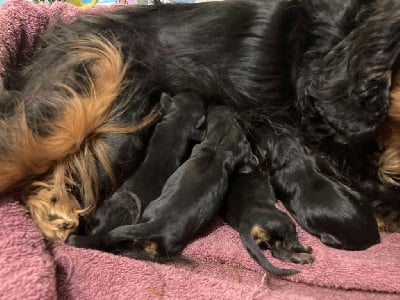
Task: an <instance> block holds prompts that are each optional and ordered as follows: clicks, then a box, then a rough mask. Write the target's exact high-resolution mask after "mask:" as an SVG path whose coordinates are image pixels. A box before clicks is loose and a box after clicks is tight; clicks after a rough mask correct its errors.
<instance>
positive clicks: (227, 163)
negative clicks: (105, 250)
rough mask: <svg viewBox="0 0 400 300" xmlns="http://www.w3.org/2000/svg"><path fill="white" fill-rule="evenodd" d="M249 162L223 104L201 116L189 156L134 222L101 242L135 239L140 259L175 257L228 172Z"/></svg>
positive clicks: (203, 219) (207, 217) (213, 204)
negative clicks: (203, 129) (200, 131)
mask: <svg viewBox="0 0 400 300" xmlns="http://www.w3.org/2000/svg"><path fill="white" fill-rule="evenodd" d="M252 164H255V162H254V155H253V154H252V151H251V147H250V144H249V142H248V140H247V138H246V136H245V134H244V132H243V130H242V128H241V127H240V125H239V123H238V121H237V119H236V116H235V114H234V113H233V112H232V111H231V110H230V109H228V108H227V107H224V106H215V107H213V108H212V109H211V110H210V111H209V113H208V116H207V134H206V137H205V139H204V141H203V142H202V143H200V144H199V145H196V146H195V147H194V149H193V151H192V155H191V156H190V158H189V159H188V160H187V161H186V162H185V163H184V164H183V165H182V166H181V167H180V168H178V170H177V171H176V172H175V173H174V174H173V175H172V176H171V177H170V178H169V179H168V180H167V182H166V184H165V186H164V188H163V190H162V194H161V196H160V197H159V198H158V199H156V200H154V201H152V202H150V204H149V205H148V207H147V208H146V209H145V210H144V212H143V215H142V218H141V220H140V224H137V225H128V226H121V227H118V228H116V229H114V230H112V231H111V232H110V233H109V234H108V235H107V236H106V237H105V238H104V239H103V241H102V242H103V243H105V244H110V243H116V242H120V241H127V240H128V241H129V240H131V241H137V242H138V243H136V245H142V247H143V250H144V251H143V254H142V255H141V258H143V259H151V260H158V261H163V260H166V259H169V257H171V256H175V255H178V254H179V253H180V252H181V251H182V250H183V248H184V247H185V246H186V245H187V243H188V242H189V241H190V240H191V239H192V238H193V237H194V236H195V235H196V234H197V233H198V232H199V231H200V230H201V229H202V228H204V226H206V225H207V224H209V222H210V221H211V219H212V218H213V217H214V215H215V214H216V213H217V211H218V210H219V208H220V206H221V204H222V200H223V197H224V195H225V193H226V191H227V189H228V180H229V177H230V175H231V174H232V172H234V171H235V170H237V169H240V167H243V169H242V170H246V171H248V168H246V167H249V166H251V167H252Z"/></svg>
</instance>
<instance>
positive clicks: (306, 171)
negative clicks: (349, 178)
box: [252, 128, 380, 250]
mask: <svg viewBox="0 0 400 300" xmlns="http://www.w3.org/2000/svg"><path fill="white" fill-rule="evenodd" d="M252 138H253V139H252V141H253V142H254V143H255V144H256V145H257V152H258V155H260V157H262V158H265V159H266V165H267V167H268V168H269V170H270V175H271V182H272V184H273V185H274V190H275V192H276V195H277V197H278V199H282V202H283V204H284V205H285V207H286V208H287V209H288V210H289V211H290V212H291V213H292V214H293V216H294V218H295V219H296V220H297V221H298V222H299V223H300V224H301V226H302V227H303V228H304V229H305V230H307V231H308V232H310V233H312V234H314V235H316V236H318V237H319V238H320V239H321V241H322V242H323V243H325V244H327V245H329V246H331V247H334V248H339V249H347V250H356V249H365V248H368V247H369V246H371V245H373V244H376V243H378V242H379V240H380V237H379V232H378V227H377V224H376V219H375V217H374V214H373V212H372V210H371V207H370V205H369V204H368V203H366V202H363V201H362V196H361V195H360V194H358V193H357V192H355V191H352V190H351V189H349V188H348V187H346V186H345V185H343V184H340V183H339V182H335V181H333V180H331V179H330V178H328V177H326V176H324V175H323V174H322V173H321V172H320V171H319V169H318V167H317V163H316V161H315V157H313V156H312V155H308V154H307V153H306V152H305V150H303V149H302V148H300V149H299V148H297V147H294V144H296V143H298V144H300V143H299V141H298V139H297V138H296V137H293V136H292V135H291V134H290V133H286V134H284V133H283V132H282V133H281V134H280V135H279V136H276V134H275V132H273V131H272V130H271V131H270V132H269V133H268V129H267V128H264V129H263V130H262V131H260V130H254V131H253V132H252ZM296 157H297V158H298V159H297V160H296Z"/></svg>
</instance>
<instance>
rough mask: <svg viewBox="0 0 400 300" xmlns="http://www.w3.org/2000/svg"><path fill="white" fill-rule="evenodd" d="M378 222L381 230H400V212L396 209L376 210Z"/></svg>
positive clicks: (391, 231)
mask: <svg viewBox="0 0 400 300" xmlns="http://www.w3.org/2000/svg"><path fill="white" fill-rule="evenodd" d="M375 218H376V222H377V224H378V228H379V231H383V232H390V233H393V232H400V212H399V211H397V210H395V211H388V212H383V211H379V210H378V211H376V212H375Z"/></svg>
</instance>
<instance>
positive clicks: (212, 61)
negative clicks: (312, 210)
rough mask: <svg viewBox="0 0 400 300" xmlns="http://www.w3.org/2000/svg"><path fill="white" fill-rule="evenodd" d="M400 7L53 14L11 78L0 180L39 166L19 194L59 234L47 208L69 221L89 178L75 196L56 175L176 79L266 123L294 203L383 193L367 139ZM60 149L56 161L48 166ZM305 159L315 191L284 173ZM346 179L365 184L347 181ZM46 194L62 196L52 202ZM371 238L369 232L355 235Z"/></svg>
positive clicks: (384, 94)
mask: <svg viewBox="0 0 400 300" xmlns="http://www.w3.org/2000/svg"><path fill="white" fill-rule="evenodd" d="M399 19H400V3H399V1H397V0H379V1H374V0H341V1H339V0H336V1H333V0H309V1H301V0H289V1H287V0H269V1H221V2H213V3H198V4H190V5H189V4H182V5H178V4H171V5H161V6H149V7H124V8H122V9H118V10H113V11H112V12H104V13H103V12H102V13H99V14H96V15H95V14H91V15H85V16H82V17H79V18H77V20H75V21H73V22H72V23H70V24H68V25H65V24H56V25H54V26H52V27H51V28H49V29H48V30H47V32H46V33H45V34H44V36H43V37H42V41H41V42H40V46H39V47H38V49H37V51H36V54H35V56H34V58H33V60H32V61H33V63H32V65H31V66H29V67H28V68H26V69H25V70H24V71H23V72H22V76H21V79H19V78H16V79H15V81H17V82H19V83H21V84H20V85H21V88H20V89H19V90H20V93H21V94H20V96H21V99H22V100H21V102H22V103H23V104H24V107H22V109H20V110H18V113H16V115H15V116H13V118H8V119H7V120H6V121H4V122H2V123H1V125H2V126H0V132H1V134H0V137H1V143H0V144H1V148H2V149H1V150H2V151H0V154H1V155H0V162H1V165H2V168H1V169H0V191H1V192H4V191H7V190H10V189H12V188H15V186H17V185H18V184H21V183H24V184H26V185H28V188H30V187H32V186H31V185H33V184H31V181H32V178H37V176H42V175H43V174H45V173H47V172H48V174H49V176H47V177H46V178H44V179H43V180H41V182H40V185H36V186H34V191H33V193H31V194H28V195H27V197H25V198H28V200H26V201H25V202H26V203H27V206H28V207H30V211H31V214H32V216H33V217H34V219H35V221H36V222H37V223H38V224H39V226H40V227H41V228H42V230H43V228H45V227H46V226H47V225H49V228H48V230H46V231H45V230H43V231H45V235H46V236H47V237H48V238H49V237H50V238H53V239H55V238H58V239H64V238H65V236H66V235H67V233H66V232H65V230H64V229H63V228H61V229H60V228H58V226H53V225H54V224H53V223H52V222H53V220H52V218H50V215H49V214H53V213H54V212H56V214H57V215H58V216H59V217H60V219H61V222H64V221H63V219H64V220H69V219H76V218H77V215H79V214H80V213H82V211H79V210H78V207H77V206H82V208H83V209H84V210H85V211H86V212H87V211H90V210H91V208H94V207H96V204H97V201H96V200H97V198H96V197H95V192H93V193H92V191H90V187H96V186H98V185H96V184H95V183H92V182H87V181H86V183H87V184H86V183H85V184H84V185H83V186H85V187H86V189H87V191H86V190H83V191H82V192H80V193H79V195H78V196H79V197H71V195H70V193H69V192H68V190H67V189H66V188H65V184H64V183H65V181H68V180H72V181H76V183H77V185H79V184H80V183H81V182H84V181H82V180H81V179H82V178H92V177H91V176H89V175H92V174H88V172H86V171H87V170H92V168H90V162H92V161H93V160H94V158H95V157H96V153H92V155H89V157H86V158H87V159H85V157H84V155H83V153H89V154H90V151H91V149H99V147H97V146H98V145H97V144H98V143H97V142H98V141H99V140H101V138H102V136H103V134H104V133H105V132H111V131H112V132H128V131H129V132H135V131H138V129H139V127H140V128H143V127H145V126H148V125H150V124H153V123H154V122H153V121H154V119H150V118H149V119H148V121H149V122H145V123H142V125H143V126H139V124H140V123H141V122H140V120H142V118H143V117H144V116H145V115H146V114H148V112H149V111H151V108H152V104H151V103H150V101H149V97H148V96H149V95H150V94H151V93H152V92H154V91H167V92H169V93H172V94H175V93H177V92H178V91H181V90H183V89H185V90H190V91H194V92H196V93H199V94H200V95H201V96H202V98H203V99H205V101H210V102H212V101H215V102H219V104H224V105H227V106H230V107H231V108H233V109H235V110H238V111H241V112H244V111H247V112H248V113H249V115H252V116H255V117H256V118H257V119H258V120H260V122H261V123H263V125H264V126H265V125H266V124H270V125H271V127H272V129H271V130H272V131H273V133H274V135H275V137H274V138H273V140H274V143H275V145H276V147H278V148H280V149H283V150H285V149H287V151H285V152H283V153H282V155H275V156H274V160H276V164H275V165H276V166H277V167H278V168H279V170H278V171H277V172H276V173H273V174H274V175H272V178H271V180H272V183H273V185H274V188H275V187H276V188H277V189H279V190H281V191H286V192H282V193H280V197H288V198H287V199H286V200H285V202H286V203H289V202H291V199H292V198H293V197H294V196H293V195H292V194H296V196H295V197H297V198H298V200H299V201H297V204H298V205H293V206H292V209H291V211H292V212H293V213H296V212H295V211H296V209H297V207H299V208H302V207H305V206H306V205H309V204H312V202H313V201H314V200H315V199H314V200H312V201H311V200H310V201H305V203H304V204H301V201H302V199H307V198H308V197H314V198H319V197H324V198H333V199H332V203H338V201H339V202H343V203H344V202H346V201H348V202H352V201H354V200H355V198H357V199H356V200H362V199H363V198H367V199H368V201H369V202H374V201H376V200H377V199H378V200H380V199H382V193H381V190H382V189H381V188H382V187H384V184H383V183H382V182H381V178H379V176H378V173H379V170H378V169H379V168H378V167H377V166H376V165H375V161H374V159H372V157H374V154H379V153H377V151H375V150H376V148H374V147H369V146H370V145H371V144H373V143H374V142H375V138H376V134H377V132H378V131H379V130H380V129H381V128H382V124H383V123H384V122H385V120H386V119H387V116H388V107H389V104H390V97H389V94H390V89H391V82H392V78H393V77H394V74H395V73H396V72H397V71H398V57H399V52H400V37H399V32H400V31H399V30H398V27H399V21H398V20H399ZM204 41H207V43H205V42H204ZM366 41H367V42H366ZM55 79H57V80H55ZM10 81H11V80H10ZM221 102H222V103H221ZM131 103H136V104H138V107H139V109H138V112H137V113H136V114H135V116H136V117H135V118H134V120H133V122H131V123H129V124H126V123H125V122H121V120H120V119H119V116H120V114H121V112H123V111H124V108H125V107H126V106H127V105H128V106H129V105H131ZM81 108H83V109H81ZM140 109H142V111H141V112H139V110H140ZM88 111H89V112H93V114H86V112H88ZM71 118H73V120H71ZM132 124H136V125H137V126H135V128H132V126H131V125H132ZM28 125H29V126H28ZM104 125H106V126H104ZM253 125H255V124H253ZM37 133H39V136H37ZM288 135H290V137H285V138H283V139H282V140H279V137H280V136H288ZM289 141H292V142H291V143H289ZM28 142H29V143H28ZM278 144H280V146H279V145H278ZM304 145H306V146H307V148H308V149H311V151H312V153H311V156H314V158H315V157H318V158H321V159H323V160H324V159H325V160H328V161H329V162H333V163H332V165H333V166H334V167H335V168H336V169H337V173H338V174H339V176H331V175H330V174H324V175H323V173H324V172H322V170H321V169H320V168H319V167H318V166H317V164H314V163H313V162H311V163H310V154H309V153H308V154H307V153H306V154H305V153H304V152H302V148H303V146H304ZM287 146H289V147H287ZM394 146H395V145H394V144H393V145H392V147H390V148H393V147H394ZM82 149H86V151H83V150H82ZM139 151H140V150H139ZM103 154H104V155H103V156H104V157H105V158H107V156H108V154H107V153H103ZM80 158H81V159H80ZM311 160H313V158H311ZM384 161H386V163H385V165H386V167H385V168H384V169H386V171H385V170H382V171H383V172H381V173H382V174H383V175H385V174H386V175H387V176H384V177H386V181H388V179H387V177H388V176H389V177H390V178H391V179H392V181H393V180H395V178H396V176H397V177H398V174H399V172H398V171H396V169H397V170H400V168H395V169H394V170H393V169H392V167H396V166H393V164H395V163H394V162H396V161H398V159H397V158H392V156H391V155H387V158H386V159H385V160H384ZM384 161H383V162H382V163H384ZM55 162H57V163H58V165H57V166H58V170H61V171H57V172H53V171H54V168H55V167H54V165H55ZM275 165H270V166H269V167H270V168H271V169H272V168H273V167H274V166H275ZM304 166H307V167H304ZM77 167H80V168H77ZM389 167H390V168H389ZM388 168H389V169H388ZM63 170H66V171H65V172H64V171H63ZM309 170H311V171H309ZM77 171H79V172H77ZM309 172H312V173H313V174H317V175H315V176H316V177H318V178H321V179H320V180H319V182H320V183H321V182H322V184H319V185H318V187H319V188H318V192H315V193H314V194H313V193H311V192H309V190H312V189H314V185H310V184H309V183H307V182H300V183H293V182H292V181H293V180H303V181H305V178H307V176H308V173H309ZM396 173H397V174H396ZM59 174H61V175H64V176H59ZM56 175H57V176H56ZM70 175H71V176H70ZM281 175H282V176H281ZM65 177H68V178H67V179H66V180H65V179H63V178H65ZM322 177H324V178H322ZM381 177H382V176H381ZM60 178H61V179H63V180H60ZM93 178H94V177H93ZM343 178H345V180H342V179H343ZM317 181H318V180H317ZM336 181H337V182H336ZM343 181H346V182H345V183H346V184H347V183H348V186H349V187H350V188H351V189H353V190H357V191H359V192H360V193H361V194H362V196H363V197H358V196H356V194H357V193H348V192H345V191H342V190H341V188H340V187H338V186H342V184H341V182H343ZM99 185H101V183H100V184H99ZM299 187H304V188H305V189H299ZM375 187H378V188H375ZM46 189H49V190H50V191H47V190H46ZM294 189H296V191H294ZM303 191H305V194H304V195H299V194H302V193H303ZM55 193H56V194H57V195H56V196H57V199H60V201H58V202H57V203H59V204H62V205H58V204H56V205H54V203H53V202H52V199H53V195H54V194H55ZM398 194H399V193H398V191H396V193H395V195H398ZM36 195H39V196H40V197H36ZM336 197H339V198H341V199H340V200H335V198H336ZM396 197H398V196H396ZM387 198H391V197H387ZM82 199H89V200H90V201H89V200H87V201H86V202H84V201H82ZM325 202H326V203H328V202H330V201H329V200H326V201H324V203H325ZM321 205H322V204H321ZM332 206H335V204H332ZM330 209H331V207H330V206H327V207H326V208H325V210H328V211H329V210H330ZM301 214H302V213H301V212H299V213H297V215H301ZM342 217H343V218H346V217H348V215H347V214H346V213H344V215H343V216H342ZM61 224H62V223H61ZM56 225H57V224H56ZM52 231H54V232H52ZM374 232H375V231H374ZM350 235H351V234H350ZM337 237H339V235H337ZM376 241H377V239H376V236H375V234H373V235H372V236H371V239H370V241H369V242H368V243H367V242H366V241H364V242H363V243H360V245H366V244H373V243H374V242H376ZM344 243H346V242H345V241H344ZM354 246H356V244H355V245H354Z"/></svg>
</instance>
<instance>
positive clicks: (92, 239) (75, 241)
mask: <svg viewBox="0 0 400 300" xmlns="http://www.w3.org/2000/svg"><path fill="white" fill-rule="evenodd" d="M66 243H67V244H68V245H70V246H73V247H76V248H86V249H99V250H102V249H103V243H102V239H101V237H100V236H95V235H93V236H83V235H76V234H71V235H70V236H69V237H68V239H67V241H66Z"/></svg>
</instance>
